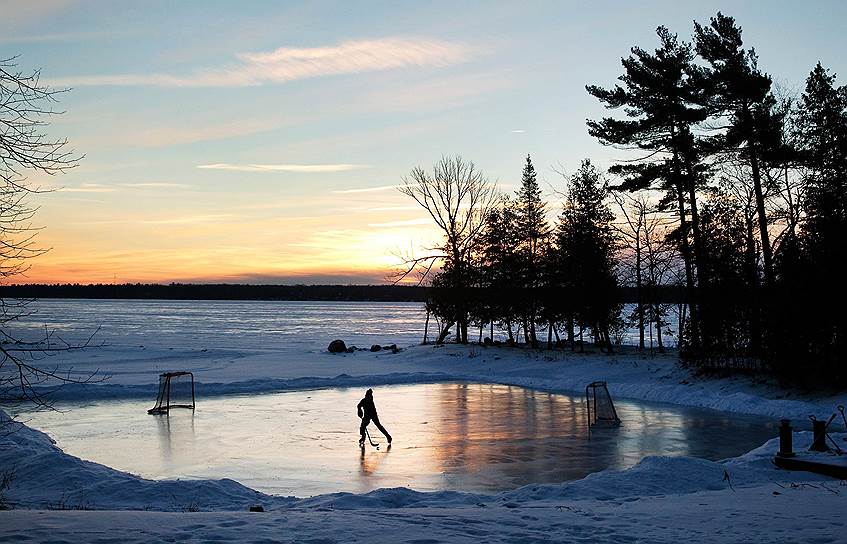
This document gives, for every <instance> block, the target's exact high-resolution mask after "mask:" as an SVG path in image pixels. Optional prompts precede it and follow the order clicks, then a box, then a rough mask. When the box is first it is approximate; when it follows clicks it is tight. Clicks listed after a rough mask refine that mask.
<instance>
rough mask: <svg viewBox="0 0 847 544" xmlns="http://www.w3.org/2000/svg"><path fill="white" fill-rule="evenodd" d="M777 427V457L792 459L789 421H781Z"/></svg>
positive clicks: (792, 449) (792, 447)
mask: <svg viewBox="0 0 847 544" xmlns="http://www.w3.org/2000/svg"><path fill="white" fill-rule="evenodd" d="M780 423H781V425H780V426H779V453H777V455H779V456H780V457H794V446H793V444H792V434H791V433H792V431H793V429H792V428H791V420H790V419H781V420H780Z"/></svg>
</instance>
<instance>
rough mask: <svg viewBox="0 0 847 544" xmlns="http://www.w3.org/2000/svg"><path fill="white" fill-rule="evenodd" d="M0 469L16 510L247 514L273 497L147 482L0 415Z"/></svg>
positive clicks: (207, 484)
mask: <svg viewBox="0 0 847 544" xmlns="http://www.w3.org/2000/svg"><path fill="white" fill-rule="evenodd" d="M0 428H3V429H4V430H3V432H2V434H0V467H3V468H4V470H11V471H12V473H13V475H14V479H13V481H12V486H11V488H10V490H9V493H8V498H9V501H10V502H11V503H12V504H13V505H19V506H24V507H30V508H47V509H51V508H52V509H63V510H64V509H74V510H88V509H110V510H164V511H184V510H200V509H203V510H209V509H214V510H246V509H247V507H248V506H249V505H250V504H253V503H256V502H262V501H266V500H269V501H273V502H274V503H276V504H285V503H288V502H293V501H294V499H293V498H291V499H285V498H281V497H269V496H267V495H264V494H262V493H259V492H258V491H255V490H253V489H250V488H248V487H245V486H243V485H241V484H239V483H238V482H235V481H233V480H227V479H223V480H160V481H156V480H146V479H143V478H139V477H138V476H135V475H133V474H129V473H126V472H121V471H118V470H115V469H112V468H109V467H107V466H104V465H100V464H97V463H92V462H90V461H85V460H82V459H80V458H78V457H74V456H72V455H68V454H66V453H65V452H63V451H62V450H61V449H60V448H59V447H58V446H56V445H55V443H54V442H53V440H52V439H51V438H50V437H49V436H48V435H46V434H45V433H43V432H41V431H37V430H35V429H31V428H30V427H27V426H26V425H24V424H22V423H19V422H16V421H14V420H11V419H10V418H9V416H8V415H7V414H6V413H5V412H3V411H2V410H0Z"/></svg>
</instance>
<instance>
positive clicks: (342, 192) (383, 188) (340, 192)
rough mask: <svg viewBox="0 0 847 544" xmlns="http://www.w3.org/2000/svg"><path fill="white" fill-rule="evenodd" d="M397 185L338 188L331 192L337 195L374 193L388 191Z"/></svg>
mask: <svg viewBox="0 0 847 544" xmlns="http://www.w3.org/2000/svg"><path fill="white" fill-rule="evenodd" d="M397 187H399V185H380V186H379V187H364V188H362V189H339V190H337V191H333V193H335V194H337V195H349V194H353V193H374V192H377V191H388V190H391V189H396V188H397Z"/></svg>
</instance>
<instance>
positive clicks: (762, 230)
mask: <svg viewBox="0 0 847 544" xmlns="http://www.w3.org/2000/svg"><path fill="white" fill-rule="evenodd" d="M744 114H745V115H746V116H747V121H748V126H749V127H750V130H749V133H748V135H747V153H748V156H749V158H750V169H751V170H752V171H753V191H754V192H755V194H756V213H757V214H758V216H759V238H760V239H761V240H762V257H763V258H764V261H765V262H764V264H765V284H766V285H767V286H769V287H770V286H771V285H773V250H772V248H771V241H770V234H769V233H768V214H767V210H766V209H765V196H764V193H763V191H762V173H761V171H760V167H759V153H758V151H757V150H756V132H755V129H754V128H753V116H752V115H751V114H750V109H749V106H748V105H747V104H745V105H744Z"/></svg>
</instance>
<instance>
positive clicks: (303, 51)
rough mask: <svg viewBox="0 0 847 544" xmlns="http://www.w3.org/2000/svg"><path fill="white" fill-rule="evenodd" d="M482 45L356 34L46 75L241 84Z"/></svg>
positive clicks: (436, 56) (468, 52) (104, 81)
mask: <svg viewBox="0 0 847 544" xmlns="http://www.w3.org/2000/svg"><path fill="white" fill-rule="evenodd" d="M480 52H482V49H481V48H479V47H474V46H470V45H467V44H462V43H456V42H448V41H443V40H434V39H425V38H403V37H398V38H382V39H374V40H356V41H348V42H343V43H340V44H338V45H331V46H326V47H306V48H295V47H281V48H279V49H276V50H274V51H269V52H264V53H242V54H239V55H237V59H238V60H237V62H235V63H230V64H229V65H226V66H221V67H218V68H214V69H207V70H200V71H197V72H194V73H193V74H189V75H187V76H184V75H172V74H156V73H153V74H114V75H74V76H67V77H62V78H57V79H54V80H51V82H50V83H52V84H54V85H60V86H84V85H131V86H137V85H152V86H158V87H246V86H252V85H262V84H265V83H285V82H288V81H296V80H300V79H308V78H313V77H320V76H330V75H341V74H356V73H363V72H376V71H385V70H394V69H399V68H414V67H444V66H449V65H452V64H458V63H461V62H466V61H468V60H470V59H471V58H473V57H475V56H477V55H478V54H479V53H480Z"/></svg>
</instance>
